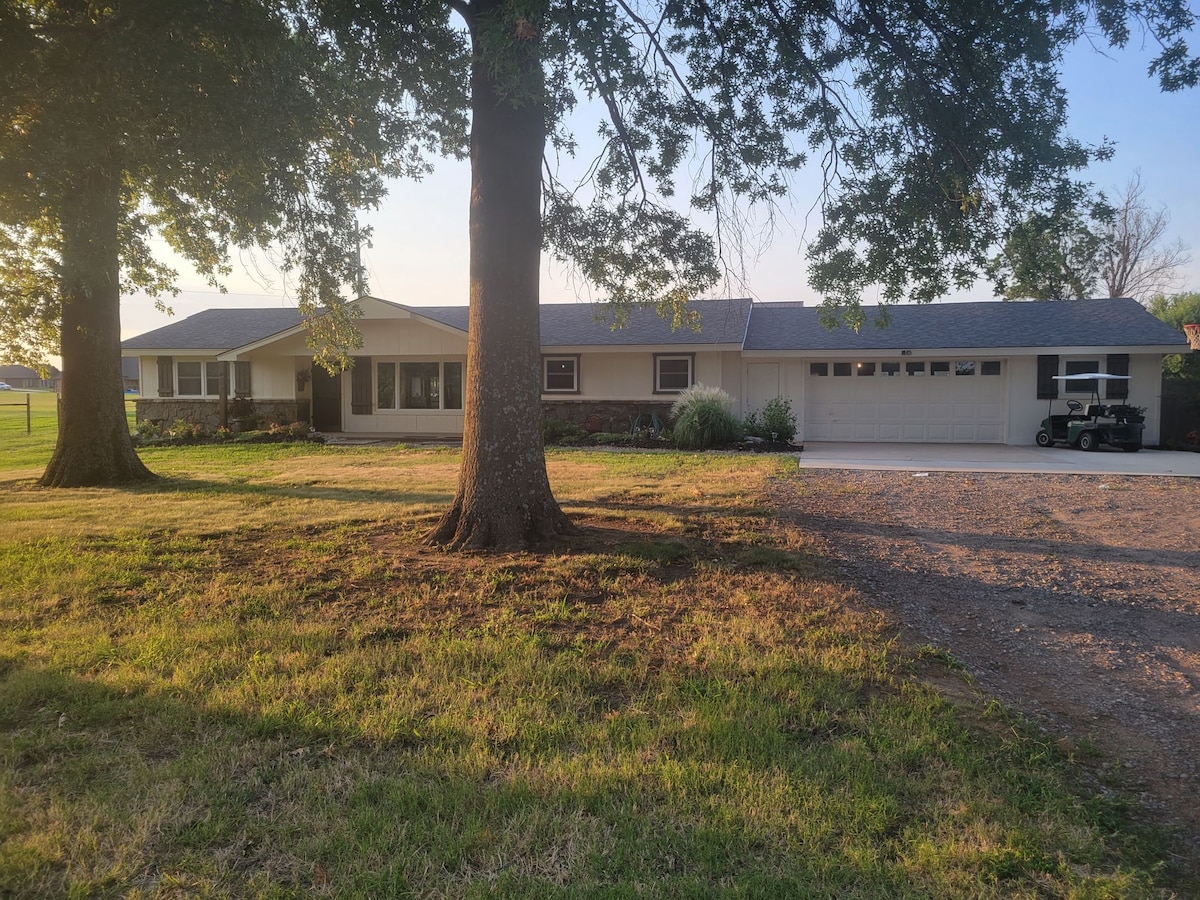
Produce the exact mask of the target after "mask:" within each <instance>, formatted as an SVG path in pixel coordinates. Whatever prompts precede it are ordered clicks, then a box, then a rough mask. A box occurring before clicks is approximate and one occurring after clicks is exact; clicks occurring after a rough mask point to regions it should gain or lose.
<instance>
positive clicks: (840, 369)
mask: <svg viewBox="0 0 1200 900" xmlns="http://www.w3.org/2000/svg"><path fill="white" fill-rule="evenodd" d="M833 374H834V375H841V376H845V375H849V374H850V363H834V364H833Z"/></svg>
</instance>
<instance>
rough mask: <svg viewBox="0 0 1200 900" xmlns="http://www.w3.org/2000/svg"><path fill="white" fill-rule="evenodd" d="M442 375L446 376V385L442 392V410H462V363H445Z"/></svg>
mask: <svg viewBox="0 0 1200 900" xmlns="http://www.w3.org/2000/svg"><path fill="white" fill-rule="evenodd" d="M442 373H443V375H444V376H445V385H444V390H443V391H442V409H462V408H463V400H462V398H463V382H462V363H459V362H448V363H443V364H442Z"/></svg>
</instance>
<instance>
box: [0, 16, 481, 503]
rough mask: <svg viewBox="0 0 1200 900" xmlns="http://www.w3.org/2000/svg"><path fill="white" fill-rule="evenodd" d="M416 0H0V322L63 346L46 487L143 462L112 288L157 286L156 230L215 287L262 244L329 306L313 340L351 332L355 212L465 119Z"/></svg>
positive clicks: (25, 349)
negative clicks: (427, 68) (343, 295)
mask: <svg viewBox="0 0 1200 900" xmlns="http://www.w3.org/2000/svg"><path fill="white" fill-rule="evenodd" d="M430 5H431V4H428V3H426V4H421V3H411V4H388V7H389V10H390V19H389V27H388V29H387V31H386V33H364V32H363V27H364V26H363V24H362V23H361V22H358V21H356V20H354V19H352V18H350V17H348V16H347V15H346V13H347V6H346V4H343V3H338V2H336V0H329V2H319V0H311V2H306V0H173V2H170V3H163V2H161V0H108V2H105V3H95V2H90V0H0V292H2V293H0V298H2V306H0V340H3V341H4V344H5V350H6V351H7V354H8V355H9V356H11V357H13V358H14V361H26V360H27V361H31V362H38V361H40V360H41V359H44V355H45V354H46V353H47V352H48V351H50V352H52V351H53V350H55V349H58V350H60V352H61V354H62V359H63V382H62V395H61V404H60V415H59V432H58V442H57V445H56V447H55V450H54V454H53V456H52V457H51V460H50V462H49V464H48V466H47V468H46V471H45V474H44V475H43V477H42V484H44V485H50V486H77V485H94V484H120V483H129V482H135V481H139V480H145V479H149V478H151V477H152V476H151V474H150V473H149V472H148V471H147V470H146V468H145V467H144V466H143V465H142V463H141V461H140V460H139V459H138V457H137V455H136V453H135V451H134V449H133V446H132V444H131V442H130V436H129V429H128V427H127V425H126V417H125V410H124V402H123V397H122V382H121V369H120V297H121V294H122V292H123V291H129V290H131V289H134V288H141V289H143V290H146V291H148V292H150V293H151V294H154V295H161V294H162V293H164V292H168V291H170V290H171V289H172V284H173V282H174V279H175V274H176V273H175V272H173V271H171V270H170V269H169V268H167V267H166V266H165V265H163V264H162V263H161V262H160V261H159V260H157V259H156V258H155V255H154V254H153V253H152V251H151V240H152V239H154V238H161V239H163V240H165V241H166V243H167V244H168V245H169V246H170V247H171V248H172V249H174V250H175V251H176V252H178V253H179V254H180V255H181V256H183V257H184V258H186V259H188V260H189V261H190V262H191V263H192V264H194V265H195V266H196V267H197V268H198V269H199V270H200V271H201V272H203V273H204V274H205V275H207V276H208V277H209V278H210V279H211V280H212V281H213V283H214V284H216V283H218V281H219V279H220V278H221V276H222V275H223V274H225V273H226V272H227V271H228V254H229V250H230V248H231V247H233V246H237V247H251V246H264V247H266V246H269V247H271V248H272V249H273V250H274V251H275V252H276V253H277V254H279V255H280V257H281V259H282V262H283V264H284V266H285V267H289V268H294V269H296V270H297V271H298V294H299V299H300V305H301V307H302V308H303V309H305V310H306V311H308V312H310V313H312V312H315V311H316V309H317V307H318V306H320V307H322V308H323V315H322V316H320V317H315V318H314V322H315V323H316V324H315V327H314V332H315V337H314V340H315V341H317V342H318V343H319V342H320V341H321V334H322V332H324V333H325V334H326V335H344V334H346V333H347V330H346V328H345V320H346V307H345V306H344V304H341V303H340V302H338V298H339V295H340V292H341V290H342V288H343V286H344V285H347V284H352V283H354V281H355V279H356V276H357V272H356V271H355V270H354V265H353V263H352V261H353V260H354V258H355V254H354V253H353V249H354V241H355V240H356V234H355V228H354V217H355V214H356V213H357V212H358V211H359V210H360V209H362V208H364V207H367V206H370V205H372V204H374V203H376V202H377V201H378V199H379V197H380V196H381V194H382V190H383V177H384V176H385V175H389V174H392V175H401V174H412V173H413V172H415V171H418V170H420V168H421V167H422V166H423V165H424V163H423V162H422V159H423V157H424V155H426V154H431V155H437V154H440V153H443V152H450V153H458V152H461V148H462V144H463V141H464V138H465V126H466V119H465V114H464V112H463V110H464V107H465V100H464V97H465V93H464V92H465V85H464V84H463V78H462V76H463V72H462V71H457V70H455V69H454V67H453V65H452V64H449V65H448V64H446V62H443V63H441V64H440V65H439V70H438V72H439V75H440V76H441V77H440V78H429V77H427V74H426V73H425V72H423V71H420V70H421V68H422V66H423V63H422V62H421V61H420V60H421V59H422V55H423V54H437V53H442V55H443V57H444V59H445V60H447V61H450V62H451V63H452V61H453V59H455V58H456V57H459V58H460V57H461V44H462V41H461V39H460V38H459V37H457V36H455V35H453V34H449V33H447V34H442V35H440V36H439V32H438V30H437V28H430V27H428V26H429V21H430V20H429V18H428V8H429V7H430ZM433 7H434V9H435V12H438V13H444V7H442V6H441V5H440V4H433ZM434 21H436V20H434ZM439 41H444V42H445V46H441V45H440V44H439ZM409 85H412V86H413V88H412V90H409V87H408V86H409ZM339 342H340V343H343V344H344V343H345V340H344V339H339ZM323 349H325V350H335V351H336V350H337V348H336V347H330V346H326V347H324V348H323Z"/></svg>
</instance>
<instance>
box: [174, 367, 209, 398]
mask: <svg viewBox="0 0 1200 900" xmlns="http://www.w3.org/2000/svg"><path fill="white" fill-rule="evenodd" d="M175 388H176V393H178V394H179V396H180V397H203V396H204V363H202V362H199V361H192V360H189V361H187V362H178V363H176V364H175Z"/></svg>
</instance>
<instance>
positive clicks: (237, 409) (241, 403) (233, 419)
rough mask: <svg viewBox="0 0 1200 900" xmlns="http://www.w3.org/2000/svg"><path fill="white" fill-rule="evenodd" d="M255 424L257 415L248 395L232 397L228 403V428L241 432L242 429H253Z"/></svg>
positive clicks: (236, 432) (235, 432)
mask: <svg viewBox="0 0 1200 900" xmlns="http://www.w3.org/2000/svg"><path fill="white" fill-rule="evenodd" d="M256 424H258V417H257V416H256V415H255V414H254V402H253V401H252V400H251V399H250V398H249V397H244V396H239V397H234V398H233V402H231V403H230V404H229V430H230V431H231V432H233V433H234V434H241V433H242V432H243V431H253V430H254V426H255V425H256Z"/></svg>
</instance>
